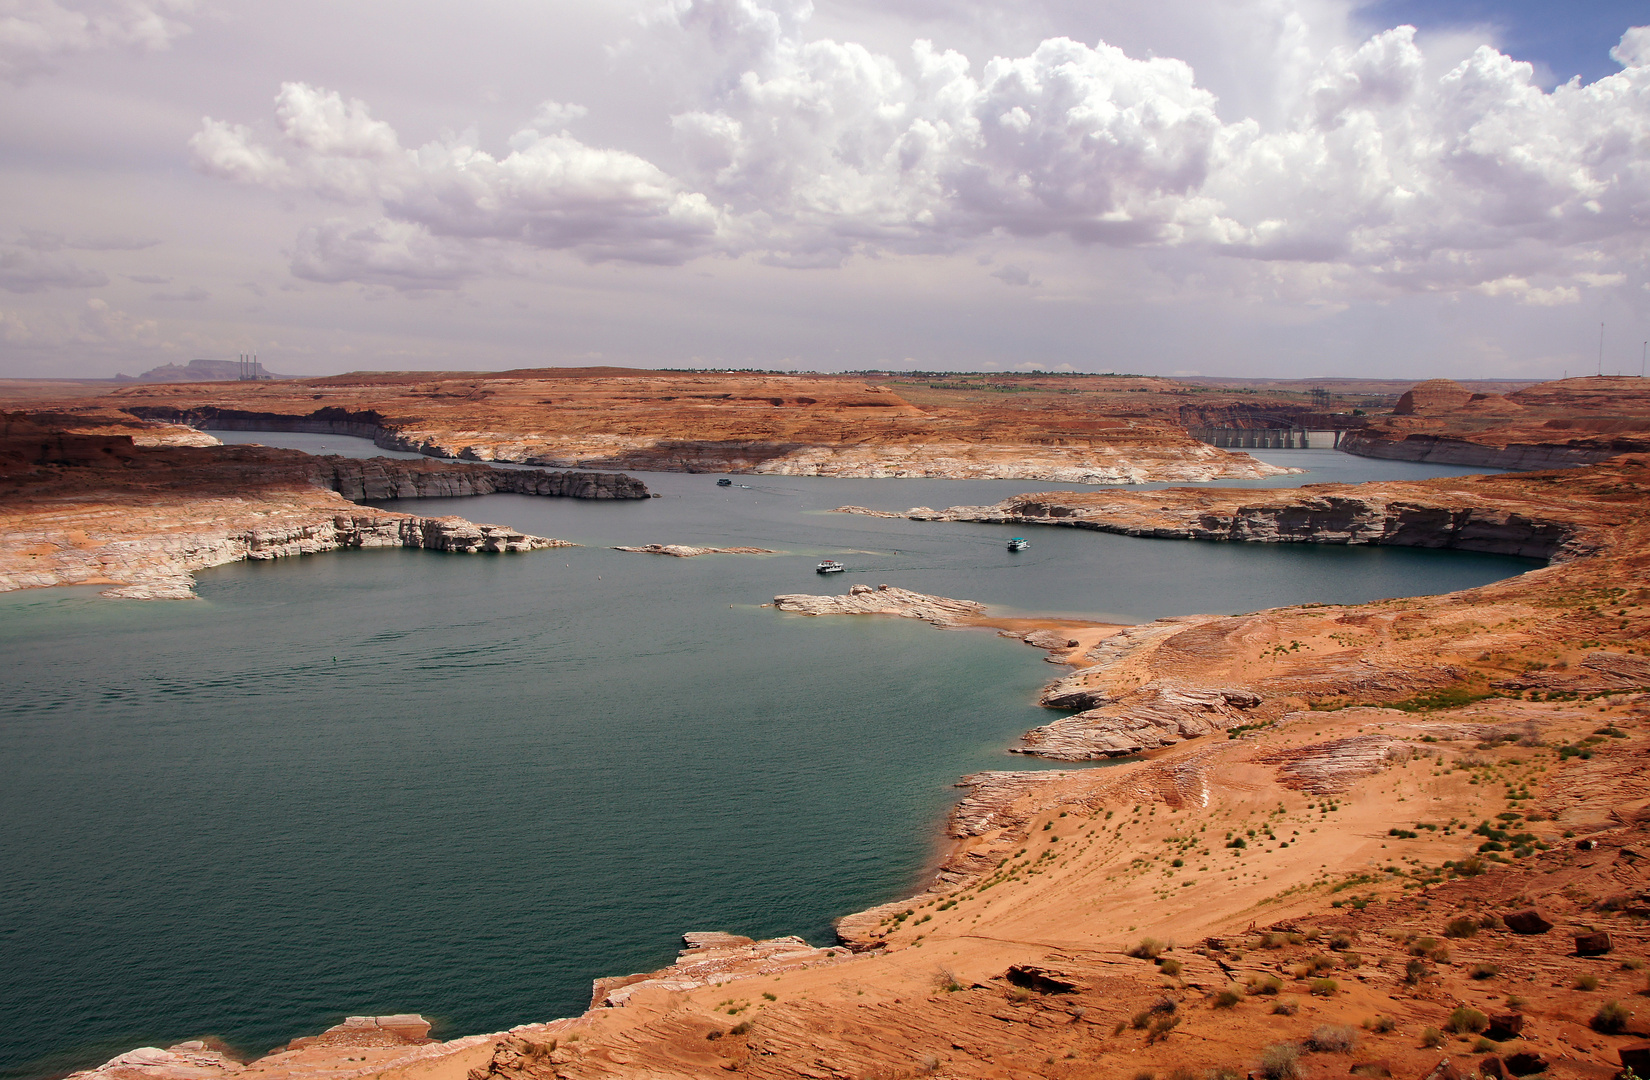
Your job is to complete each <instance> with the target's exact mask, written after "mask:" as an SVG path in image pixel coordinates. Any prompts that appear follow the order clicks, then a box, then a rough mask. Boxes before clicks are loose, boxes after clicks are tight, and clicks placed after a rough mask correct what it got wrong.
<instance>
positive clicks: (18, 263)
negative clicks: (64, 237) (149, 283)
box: [0, 247, 109, 293]
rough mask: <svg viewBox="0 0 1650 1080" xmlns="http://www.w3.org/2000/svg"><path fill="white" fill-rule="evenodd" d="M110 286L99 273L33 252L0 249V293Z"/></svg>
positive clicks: (19, 249)
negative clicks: (0, 290) (3, 291)
mask: <svg viewBox="0 0 1650 1080" xmlns="http://www.w3.org/2000/svg"><path fill="white" fill-rule="evenodd" d="M107 284H109V278H108V276H107V275H106V274H104V273H103V272H102V271H101V270H93V269H90V268H88V267H84V266H81V265H80V264H79V263H76V262H74V261H73V260H71V259H67V258H64V257H63V256H61V255H55V254H51V253H47V252H41V251H37V250H34V249H32V248H23V247H13V248H0V289H5V290H6V291H7V292H14V293H33V292H43V291H44V290H46V289H93V288H98V287H100V286H103V285H107Z"/></svg>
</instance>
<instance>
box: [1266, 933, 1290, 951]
mask: <svg viewBox="0 0 1650 1080" xmlns="http://www.w3.org/2000/svg"><path fill="white" fill-rule="evenodd" d="M1287 944H1289V938H1288V937H1286V936H1285V935H1283V934H1277V933H1272V934H1263V935H1261V939H1260V947H1261V948H1263V949H1281V948H1283V947H1284V946H1285V945H1287Z"/></svg>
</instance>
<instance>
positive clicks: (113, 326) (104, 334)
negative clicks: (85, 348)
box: [75, 296, 160, 345]
mask: <svg viewBox="0 0 1650 1080" xmlns="http://www.w3.org/2000/svg"><path fill="white" fill-rule="evenodd" d="M159 332H160V324H159V323H158V322H156V321H155V320H154V319H138V318H134V317H132V316H131V315H128V314H127V313H126V312H124V311H121V310H120V309H118V308H113V307H110V306H109V304H108V301H106V300H103V299H101V298H99V297H95V296H94V297H92V298H91V299H90V300H88V301H86V306H85V308H83V309H82V310H81V312H80V321H79V332H78V333H77V334H76V335H75V338H76V340H78V341H80V342H83V343H85V344H109V343H125V344H142V345H153V344H155V343H156V338H157V335H158V334H159Z"/></svg>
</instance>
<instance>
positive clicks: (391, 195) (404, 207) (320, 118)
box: [190, 83, 722, 281]
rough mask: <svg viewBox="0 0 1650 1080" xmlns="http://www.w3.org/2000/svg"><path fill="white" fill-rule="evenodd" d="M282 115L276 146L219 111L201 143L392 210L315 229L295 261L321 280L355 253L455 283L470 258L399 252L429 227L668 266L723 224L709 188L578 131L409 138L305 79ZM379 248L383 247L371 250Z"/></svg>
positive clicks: (216, 163)
mask: <svg viewBox="0 0 1650 1080" xmlns="http://www.w3.org/2000/svg"><path fill="white" fill-rule="evenodd" d="M276 115H277V117H278V119H279V121H280V126H281V135H280V138H279V140H278V141H277V142H276V144H275V145H273V146H270V145H265V144H264V143H262V142H261V141H259V140H258V138H257V137H256V136H255V134H254V133H253V132H252V130H251V129H250V128H247V127H245V126H242V125H238V124H228V123H222V122H219V121H217V120H213V119H210V118H208V119H207V120H205V121H204V122H203V126H202V128H201V130H200V131H199V132H198V133H196V135H195V137H194V138H193V139H192V140H191V142H190V145H191V147H192V149H193V150H194V153H195V162H196V164H197V166H198V167H199V168H200V169H202V170H203V171H205V172H207V173H210V174H212V175H216V176H221V177H224V178H226V179H232V180H237V181H240V182H243V183H250V184H258V185H262V186H265V187H270V188H273V189H277V190H290V189H297V190H307V191H310V192H312V193H314V194H317V195H320V196H323V197H325V198H329V199H334V200H337V201H340V202H346V203H355V204H362V205H369V206H374V207H375V208H377V209H379V210H381V211H382V214H383V220H380V221H376V222H373V223H371V224H367V225H364V226H345V225H342V224H340V223H337V222H332V223H328V224H327V225H324V226H319V227H317V229H316V230H312V231H311V233H309V234H306V239H305V241H303V242H302V243H301V245H300V247H301V250H300V253H299V258H298V261H297V263H295V266H297V267H301V269H300V270H299V273H300V276H304V277H309V278H311V279H312V280H320V281H331V280H342V279H341V278H337V277H335V276H334V272H333V270H331V269H328V267H342V266H345V265H347V264H349V263H351V262H356V263H359V264H360V265H362V266H364V267H372V266H385V267H399V268H401V269H393V270H391V272H392V273H393V274H394V275H395V276H396V277H397V279H400V277H401V276H402V275H403V273H407V274H414V275H415V276H418V277H427V278H428V279H429V280H438V279H439V280H446V281H451V280H453V279H454V278H455V277H456V276H461V275H462V274H463V273H465V272H468V271H467V270H466V268H465V267H464V266H463V265H462V264H464V263H465V262H466V260H463V259H460V258H456V257H445V258H443V259H441V260H439V265H438V266H437V267H435V268H434V269H433V270H432V271H431V272H429V273H428V274H425V273H423V272H421V271H417V270H416V268H415V267H414V265H413V263H412V262H411V261H409V260H408V259H406V258H403V257H402V256H401V255H396V254H394V249H400V250H401V251H402V252H403V254H404V253H405V252H406V251H407V250H408V245H411V244H420V245H426V246H427V244H426V240H425V239H423V238H436V239H440V238H446V239H459V238H462V239H467V240H473V241H488V240H506V241H512V242H515V243H518V244H523V245H526V246H528V247H531V248H544V249H552V250H571V251H574V252H576V253H577V254H579V255H580V256H581V257H583V258H585V259H586V260H588V261H591V262H599V261H603V260H618V261H626V262H641V263H662V264H667V265H668V264H675V263H681V262H684V261H686V260H688V259H690V258H692V257H694V256H696V255H699V254H703V253H705V252H707V251H710V250H712V249H713V247H714V242H715V239H716V235H717V233H718V231H719V229H720V227H721V224H722V222H721V215H720V214H719V213H718V212H717V211H716V210H715V208H713V207H712V206H711V205H710V203H709V202H708V201H707V200H706V199H705V197H704V196H702V195H699V194H696V193H694V192H690V191H685V190H683V189H682V188H681V186H680V185H679V184H677V183H676V182H675V181H674V180H673V179H671V178H670V177H669V176H667V175H666V174H665V173H664V172H662V171H661V170H660V169H659V168H658V167H657V166H655V165H653V164H652V163H651V162H648V161H646V160H644V159H642V158H640V157H637V156H636V155H634V154H629V153H626V152H624V151H621V150H608V149H602V148H599V147H593V146H589V145H587V144H585V143H583V142H580V141H579V140H578V139H575V138H573V137H572V136H571V135H568V134H567V133H565V132H560V133H556V134H552V135H542V136H541V135H539V134H538V132H537V131H524V133H523V134H525V135H526V136H527V137H526V138H518V139H516V140H514V143H515V147H516V148H515V149H514V150H513V151H512V152H511V153H509V154H508V155H506V156H504V157H502V158H497V157H494V156H493V155H491V154H488V153H486V152H485V151H482V150H480V149H477V148H476V147H475V146H473V145H471V144H470V142H469V141H466V140H465V139H463V138H459V137H455V138H452V139H448V140H445V141H438V142H431V143H427V144H425V145H424V146H421V147H419V148H418V149H416V150H410V149H405V148H403V147H402V146H401V144H400V141H399V139H398V137H397V135H396V132H395V131H394V129H392V128H391V127H390V126H389V125H387V124H385V123H383V122H382V121H378V120H374V119H373V118H372V117H371V116H370V115H369V113H368V111H367V108H366V106H365V105H363V104H362V103H361V102H359V101H349V102H347V103H346V102H344V101H343V99H342V98H341V97H340V96H339V95H338V94H336V93H332V92H328V91H324V90H319V89H316V88H314V87H310V86H307V85H305V84H302V83H287V84H285V85H283V86H282V88H281V92H280V94H279V95H277V97H276ZM363 229H364V230H365V231H362V230H363ZM369 248H371V249H373V250H376V251H378V252H379V253H380V254H378V255H372V256H368V255H367V251H368V249H369ZM346 252H347V254H346ZM334 256H339V258H334Z"/></svg>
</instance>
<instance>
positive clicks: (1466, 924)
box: [1444, 915, 1478, 938]
mask: <svg viewBox="0 0 1650 1080" xmlns="http://www.w3.org/2000/svg"><path fill="white" fill-rule="evenodd" d="M1476 933H1478V920H1477V919H1475V918H1473V917H1472V916H1471V915H1457V916H1456V917H1455V918H1453V919H1451V920H1450V921H1449V922H1447V923H1445V924H1444V936H1445V937H1453V938H1469V937H1472V936H1473V935H1474V934H1476Z"/></svg>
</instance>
